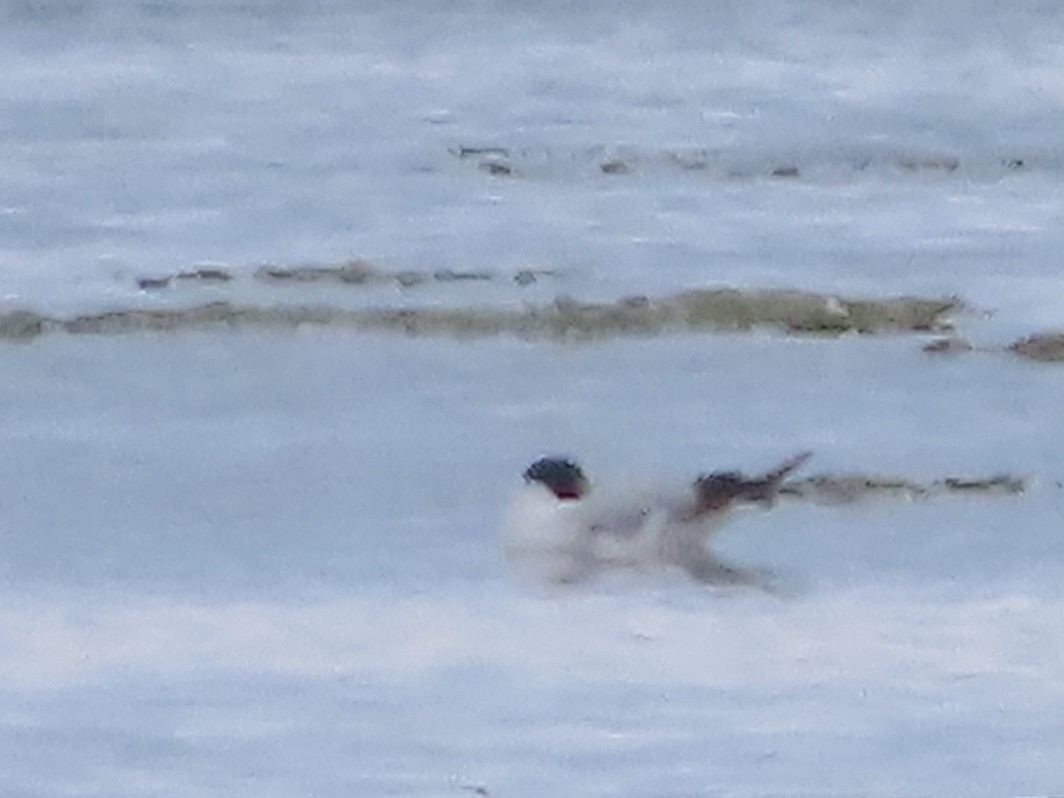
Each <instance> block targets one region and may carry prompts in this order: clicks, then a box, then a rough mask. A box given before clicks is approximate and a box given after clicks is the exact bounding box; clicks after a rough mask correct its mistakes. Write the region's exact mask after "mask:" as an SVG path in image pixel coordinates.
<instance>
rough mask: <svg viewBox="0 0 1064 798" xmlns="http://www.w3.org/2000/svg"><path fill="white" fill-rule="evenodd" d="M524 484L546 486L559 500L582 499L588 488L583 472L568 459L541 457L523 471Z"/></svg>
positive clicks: (588, 484)
mask: <svg viewBox="0 0 1064 798" xmlns="http://www.w3.org/2000/svg"><path fill="white" fill-rule="evenodd" d="M524 477H525V482H539V483H540V484H542V485H546V486H547V487H548V488H550V489H551V491H552V492H553V493H554V495H555V496H557V497H558V498H559V499H579V498H582V497H583V496H584V495H585V494H586V493H587V491H588V488H590V483H589V482H588V481H587V477H585V476H584V472H583V471H582V470H581V469H580V466H578V465H577V464H576V463H575V462H573V461H572V460H570V459H569V458H568V457H541V458H540V459H539V460H537V461H536V462H534V463H533V464H532V465H530V466H529V467H528V468H527V469H526V470H525V474H524Z"/></svg>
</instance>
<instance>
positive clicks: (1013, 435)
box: [0, 0, 1064, 798]
mask: <svg viewBox="0 0 1064 798" xmlns="http://www.w3.org/2000/svg"><path fill="white" fill-rule="evenodd" d="M1062 14H1064V12H1062V11H1061V10H1059V9H1058V8H1057V7H1056V6H1055V5H1051V4H1038V3H1033V2H1032V3H1019V4H1016V3H1012V4H1007V5H1006V4H995V3H990V2H971V3H962V2H947V3H939V4H933V5H932V4H919V3H861V4H851V5H847V6H844V7H843V6H839V5H837V4H834V3H820V2H813V1H812V0H806V1H805V2H799V3H793V2H792V3H782V2H780V3H773V2H762V3H754V4H746V5H743V6H741V7H740V6H735V7H731V6H727V5H719V4H710V5H705V4H698V3H682V2H676V3H672V4H668V5H666V6H663V7H656V8H654V9H652V10H651V9H647V8H643V7H636V6H634V5H625V4H611V5H609V6H599V7H596V8H595V9H584V8H580V7H577V6H573V5H571V4H565V3H551V4H546V5H543V4H540V5H536V6H534V7H533V6H526V5H519V4H517V3H490V2H485V3H472V2H465V3H449V4H416V3H415V4H404V5H402V6H394V5H390V4H371V3H365V4H357V5H356V6H351V5H349V4H345V3H325V2H321V3H309V4H308V3H291V4H290V3H283V2H266V3H228V4H219V3H197V2H191V1H189V2H169V3H168V2H154V3H132V2H130V3H122V2H99V3H79V2H66V3H58V2H56V3H48V2H44V3H32V4H30V3H24V4H18V5H15V4H12V5H9V6H7V7H5V8H4V9H3V10H2V11H0V120H2V121H0V164H2V168H3V171H2V172H0V174H2V175H3V179H2V181H0V289H2V300H0V309H2V310H10V309H15V308H30V309H35V310H37V311H39V312H42V313H46V314H49V315H52V316H56V317H66V316H69V315H73V314H76V313H82V312H92V313H97V312H103V311H106V310H111V309H115V308H122V307H126V308H128V307H169V306H182V305H188V304H196V303H199V302H204V301H212V300H218V299H227V300H231V301H236V302H241V303H251V304H287V303H293V304H296V303H302V302H311V303H314V304H328V305H336V306H342V307H361V306H367V305H372V306H378V307H381V306H383V307H392V306H400V305H402V306H413V307H445V308H455V307H464V306H466V305H477V306H486V307H496V306H503V307H512V308H519V307H522V306H524V305H526V304H528V303H535V302H542V301H547V300H550V299H553V298H554V297H556V296H559V295H567V296H574V297H576V298H578V299H581V300H588V301H591V300H604V301H612V300H614V299H617V298H618V297H622V296H627V295H631V294H646V295H649V296H652V297H654V296H662V295H667V294H669V293H672V292H675V291H681V290H686V289H690V288H695V287H704V286H707V285H708V286H721V285H723V286H738V287H764V286H779V287H785V288H798V289H804V290H814V291H824V292H827V293H839V294H859V295H867V296H871V297H886V296H891V295H895V294H914V295H922V296H940V295H953V294H956V295H959V296H961V297H963V298H964V299H965V300H967V301H968V302H969V303H970V304H971V305H973V306H975V307H976V308H977V309H978V310H980V311H987V312H991V314H990V315H986V314H983V313H969V314H961V315H960V316H959V317H958V320H957V321H958V324H959V325H960V332H961V333H962V334H964V335H965V336H966V337H969V338H970V339H972V340H973V341H976V342H977V343H981V344H985V345H987V346H988V347H999V346H1000V345H1002V344H1005V343H1008V342H1009V341H1010V340H1012V339H1013V338H1014V337H1016V336H1019V335H1025V334H1028V333H1030V332H1034V331H1037V330H1042V329H1046V328H1050V327H1054V326H1058V325H1059V324H1060V318H1061V307H1062V298H1064V292H1062V289H1061V287H1060V281H1059V253H1060V251H1061V247H1062V245H1064V239H1062V235H1064V234H1062V232H1061V228H1060V225H1059V219H1060V218H1061V217H1062V215H1064V214H1062V211H1064V200H1062V197H1064V193H1062V192H1061V190H1060V188H1061V176H1062V174H1064V172H1062V167H1064V150H1062V147H1061V144H1060V136H1059V129H1060V122H1061V118H1062V117H1064V114H1062V111H1064V91H1062V89H1061V83H1060V81H1059V75H1060V74H1061V71H1062V69H1064V45H1062V44H1061V41H1062V38H1061V35H1060V34H1061V32H1062V31H1064V18H1062ZM463 147H465V148H479V149H490V148H501V149H503V150H505V153H504V154H503V153H497V152H488V153H478V154H467V155H466V157H459V156H460V155H461V153H462V148H463ZM492 164H495V165H499V164H502V165H505V167H506V169H507V170H509V174H502V173H497V174H491V173H490V168H491V165H492ZM496 171H498V170H496ZM351 257H360V258H365V259H367V260H368V261H369V262H371V263H372V264H374V265H375V266H377V267H379V268H381V269H384V270H387V271H389V272H401V271H403V270H414V271H418V272H424V273H430V274H431V273H433V272H435V271H438V270H444V269H453V270H457V271H478V272H479V271H484V272H488V273H490V274H491V275H493V276H494V277H495V279H491V280H485V281H478V282H464V281H456V282H448V283H442V282H434V281H429V282H427V283H425V284H422V285H420V286H416V287H411V288H403V287H401V286H400V285H398V284H396V283H394V282H386V283H381V284H374V285H370V286H338V285H325V286H296V287H293V286H276V285H272V286H271V285H267V284H264V283H262V282H261V281H258V280H256V279H255V278H254V270H255V268H256V267H258V266H259V265H261V264H263V263H271V264H278V265H281V266H289V267H290V266H298V265H303V264H333V263H337V262H340V261H343V260H345V259H347V258H351ZM202 264H211V265H212V266H216V267H219V268H224V269H226V270H227V271H228V273H230V274H232V275H233V277H234V279H233V280H231V281H230V282H228V283H225V284H222V285H188V286H181V287H173V288H168V289H164V290H158V291H150V290H142V289H141V288H140V287H139V286H138V284H137V279H138V278H139V277H144V276H158V275H166V274H171V273H173V272H175V271H179V270H183V269H189V268H193V267H196V266H197V265H202ZM522 269H549V270H551V271H552V272H553V274H552V275H550V276H549V277H545V278H544V279H540V280H537V282H536V283H535V284H534V285H531V286H521V285H518V284H516V283H514V281H513V280H512V279H511V278H512V275H513V274H515V273H516V272H517V271H519V270H522ZM921 343H922V340H920V339H917V338H915V337H912V336H895V337H888V338H856V337H850V338H845V339H843V340H817V339H793V338H786V337H783V336H780V335H773V334H769V333H761V332H759V333H756V334H750V335H728V336H707V335H691V334H677V335H668V336H660V337H653V338H629V339H622V340H608V341H602V342H597V343H585V344H582V345H561V344H545V343H538V344H537V343H528V342H520V341H514V340H509V339H506V338H502V339H490V340H479V341H466V342H454V341H450V340H432V339H428V340H425V339H416V340H415V339H409V338H404V337H401V336H390V335H381V334H373V335H368V334H360V333H357V332H352V331H349V330H348V331H345V330H316V331H292V332H276V331H275V332H269V333H257V332H254V331H246V330H245V331H240V332H225V331H220V330H216V331H210V332H197V333H185V334H177V335H157V334H135V335H130V336H122V337H106V336H104V337H83V336H66V335H59V334H53V335H45V336H43V337H41V338H40V339H38V340H36V341H33V342H31V343H27V344H23V345H18V344H14V343H5V344H3V346H2V347H0V358H2V361H3V370H4V376H5V379H4V381H3V387H2V388H0V409H2V413H0V418H2V421H0V431H2V437H3V440H4V448H5V457H4V458H3V461H2V462H0V507H3V508H4V517H5V521H4V524H3V525H2V526H0V591H2V593H3V597H4V601H3V609H2V610H0V638H2V641H3V645H2V646H0V649H2V652H0V676H2V680H3V683H4V687H3V688H2V690H0V751H3V752H4V753H3V755H0V761H2V762H3V767H2V768H0V771H2V773H0V786H2V788H3V792H4V793H5V794H7V795H17V796H52V795H60V794H66V795H70V794H74V795H84V794H90V793H94V794H98V793H106V794H108V795H134V794H135V795H143V794H145V793H149V794H153V795H182V796H187V795H208V794H210V795H213V794H217V793H218V792H220V791H225V792H226V793H228V794H232V795H255V796H263V795H278V796H282V795H284V796H288V795H296V794H315V795H352V794H356V795H380V794H401V795H463V794H470V789H471V788H474V787H478V786H480V787H484V788H485V789H488V790H490V791H491V794H492V795H498V796H520V795H542V794H547V793H552V794H571V795H603V794H608V795H618V796H621V795H623V796H660V795H695V794H699V795H703V794H727V795H741V796H775V795H795V796H797V795H801V796H843V795H853V794H857V793H861V794H869V795H877V796H886V795H906V796H926V795H941V794H965V795H975V796H987V798H990V796H1018V795H1050V794H1058V793H1059V792H1060V791H1061V790H1062V789H1064V776H1062V773H1064V771H1062V770H1061V768H1060V766H1059V764H1058V763H1057V758H1058V753H1059V750H1060V749H1061V744H1062V743H1064V726H1062V725H1061V722H1060V720H1059V719H1060V718H1062V717H1064V669H1062V667H1061V665H1060V663H1061V662H1064V656H1062V655H1064V652H1062V651H1061V650H1060V644H1059V642H1057V641H1058V640H1059V638H1060V629H1061V624H1062V623H1064V602H1062V594H1061V590H1060V587H1059V585H1060V584H1062V579H1061V577H1062V571H1064V551H1062V548H1061V543H1060V537H1059V528H1060V519H1061V518H1062V517H1064V506H1062V502H1064V491H1062V490H1061V489H1060V483H1061V482H1062V481H1064V471H1062V469H1061V466H1060V464H1059V456H1058V453H1059V452H1060V450H1061V447H1062V445H1064V424H1062V423H1061V421H1060V414H1059V412H1058V411H1057V400H1056V397H1058V396H1059V395H1060V394H1061V389H1062V387H1064V386H1062V381H1064V375H1062V373H1061V372H1060V371H1059V369H1058V368H1056V367H1054V366H1052V365H1039V364H1030V363H1023V362H1018V361H1015V360H1012V359H1010V358H1009V357H1008V356H1006V355H1005V354H1004V353H1002V352H1000V351H994V352H986V353H975V354H972V355H969V356H965V357H961V358H958V359H947V360H938V359H931V358H928V357H926V356H924V355H922V354H921V352H920V344H921ZM807 448H808V449H811V450H813V451H814V460H813V462H812V464H811V468H812V470H813V471H822V472H832V473H837V472H861V473H882V474H893V475H899V476H904V477H906V478H910V479H914V480H921V481H930V480H933V479H936V478H939V477H942V476H952V475H957V476H981V475H989V474H993V473H998V472H1009V473H1016V474H1020V475H1022V476H1025V477H1027V478H1028V479H1029V480H1030V482H1031V486H1032V487H1031V489H1030V490H1029V491H1028V493H1027V494H1026V495H1025V496H1023V497H1021V498H1018V499H989V498H985V497H984V498H973V499H969V500H964V499H949V500H942V501H938V502H930V503H924V504H921V503H916V504H904V505H902V504H890V503H883V504H872V505H865V506H859V507H851V508H815V507H807V506H796V505H795V506H789V507H784V508H781V509H780V510H779V511H777V512H776V513H773V514H769V515H763V516H750V517H747V518H743V519H741V520H740V521H737V522H736V523H735V524H734V525H733V526H732V527H731V528H729V530H728V531H727V532H726V533H725V534H724V536H723V537H722V538H721V540H720V550H721V554H722V556H725V557H727V558H730V559H731V560H733V561H736V562H739V563H743V564H746V565H751V566H754V567H761V568H769V569H772V570H773V571H775V572H776V573H777V574H779V575H780V577H781V579H782V580H783V582H784V583H785V584H787V585H788V587H789V588H790V591H789V592H788V593H787V594H786V595H785V596H767V595H762V594H759V593H756V592H742V591H740V592H739V593H727V592H723V593H722V592H719V591H712V590H705V589H703V588H699V587H697V586H694V585H691V584H689V583H687V582H685V581H683V580H682V579H663V580H661V581H653V580H652V581H651V582H649V583H639V584H635V585H613V584H608V585H597V586H591V587H589V588H587V589H584V590H574V591H571V592H562V593H560V594H559V593H554V592H551V591H544V590H541V589H536V588H535V587H534V586H533V587H530V586H528V585H525V584H521V583H519V582H517V581H515V580H514V579H512V578H511V575H510V574H509V572H508V571H507V569H506V566H505V564H504V563H503V561H502V558H501V556H500V553H499V544H498V524H499V520H500V518H501V516H502V513H503V509H504V507H505V504H506V501H507V498H508V496H509V494H510V492H511V490H512V489H513V488H514V487H516V484H517V482H518V480H519V474H520V472H521V470H522V469H523V468H524V467H525V465H526V464H527V463H528V462H529V461H531V460H532V459H533V458H534V457H536V456H538V455H540V454H543V453H545V452H553V451H566V452H571V453H573V454H576V455H578V456H579V457H580V458H581V460H582V461H583V462H584V464H585V465H586V467H587V469H588V471H589V473H590V474H591V475H592V477H593V478H594V479H596V480H600V481H602V482H603V483H608V482H614V481H620V480H623V479H625V478H629V477H632V476H633V475H634V476H640V477H641V476H647V475H652V476H653V477H654V478H656V479H661V480H665V481H670V480H671V481H677V482H679V483H682V482H684V481H685V480H688V479H690V477H691V476H692V475H693V474H696V473H699V472H700V471H703V470H705V469H708V468H716V467H741V468H745V469H748V470H758V469H760V468H764V467H766V466H768V465H771V464H772V463H775V462H778V461H779V460H780V459H781V458H782V457H785V456H787V455H789V454H791V453H792V452H794V451H799V450H802V449H807Z"/></svg>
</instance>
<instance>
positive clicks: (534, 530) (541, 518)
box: [503, 484, 723, 583]
mask: <svg viewBox="0 0 1064 798" xmlns="http://www.w3.org/2000/svg"><path fill="white" fill-rule="evenodd" d="M689 502H690V498H689V496H688V495H687V494H686V493H685V494H681V495H670V494H663V493H660V492H649V491H644V492H633V491H627V492H625V493H624V494H622V495H619V496H618V495H614V496H612V497H611V496H608V495H595V496H593V497H589V498H585V499H582V500H580V501H565V502H563V501H559V500H558V499H557V498H556V497H555V496H554V495H553V494H552V493H551V492H550V491H549V490H547V489H546V488H544V487H543V486H541V485H537V484H530V485H526V486H525V487H524V488H523V489H522V490H521V491H520V492H519V493H518V494H517V495H516V496H515V497H514V500H513V502H512V503H511V505H510V508H509V510H508V512H507V514H506V519H505V522H504V525H503V536H504V537H503V540H504V549H505V553H506V557H507V559H508V560H509V562H510V563H511V565H512V566H513V567H514V568H515V569H516V570H517V571H518V572H519V573H521V574H522V575H524V576H526V577H531V578H533V579H536V580H539V581H546V582H552V583H568V582H577V581H582V580H584V579H587V578H589V577H591V576H594V575H595V574H597V573H601V572H603V571H610V570H622V569H623V570H631V569H635V570H647V569H654V568H661V567H663V566H677V567H680V568H684V569H687V568H688V567H689V561H690V560H691V559H692V558H693V559H697V560H702V559H704V557H705V552H706V545H707V543H708V540H709V538H710V537H711V536H712V534H713V533H714V532H715V531H716V529H718V528H719V526H720V524H721V522H722V521H723V517H718V518H713V519H705V518H702V519H699V521H698V522H689V521H684V520H683V519H684V518H685V516H686V514H687V510H688V508H689Z"/></svg>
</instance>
